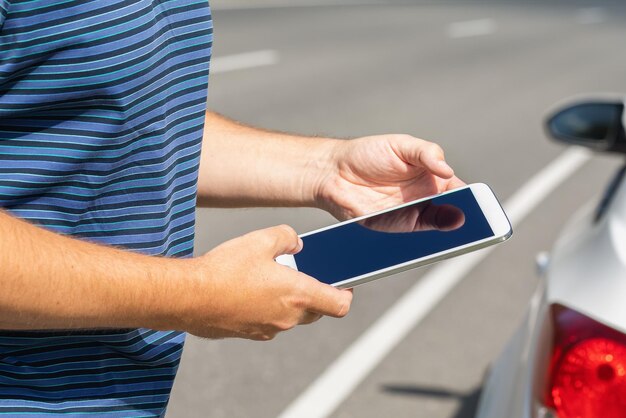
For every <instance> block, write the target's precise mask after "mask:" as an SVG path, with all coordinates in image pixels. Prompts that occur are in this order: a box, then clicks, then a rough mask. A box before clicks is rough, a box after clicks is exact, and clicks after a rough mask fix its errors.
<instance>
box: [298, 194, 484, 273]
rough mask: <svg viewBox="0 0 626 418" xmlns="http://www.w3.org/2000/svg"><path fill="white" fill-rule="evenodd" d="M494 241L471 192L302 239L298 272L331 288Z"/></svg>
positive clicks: (433, 200) (432, 200) (452, 195)
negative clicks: (431, 257)
mask: <svg viewBox="0 0 626 418" xmlns="http://www.w3.org/2000/svg"><path fill="white" fill-rule="evenodd" d="M492 236H493V231H492V230H491V227H490V226H489V223H488V222H487V220H486V219H485V216H484V215H483V214H482V212H481V210H480V207H479V206H478V202H476V199H475V198H474V194H473V193H472V191H471V190H470V189H463V190H460V191H458V192H454V193H450V194H447V195H444V196H438V197H436V198H434V199H431V200H428V201H425V202H421V203H417V204H414V205H411V206H407V207H404V208H402V209H397V210H395V211H391V212H387V213H385V214H382V215H378V216H375V217H372V218H369V219H364V220H362V221H359V222H351V223H348V224H345V225H342V226H341V227H338V228H333V229H329V230H326V231H322V232H318V233H316V234H313V235H309V236H305V237H303V238H302V240H303V241H304V248H303V250H302V251H301V252H300V253H298V254H296V255H295V259H296V264H297V265H298V270H300V271H302V272H304V273H306V274H308V275H310V276H312V277H315V278H316V279H318V280H320V281H322V282H324V283H328V284H332V283H337V282H340V281H343V280H347V279H350V278H353V277H357V276H361V275H363V274H366V273H371V272H374V271H378V270H382V269H385V268H388V267H391V266H394V265H397V264H402V263H406V262H408V261H411V260H415V259H417V258H421V257H425V256H428V255H432V254H435V253H438V252H441V251H444V250H447V249H450V248H454V247H458V246H461V245H464V244H468V243H470V242H474V241H477V240H480V239H484V238H488V237H492Z"/></svg>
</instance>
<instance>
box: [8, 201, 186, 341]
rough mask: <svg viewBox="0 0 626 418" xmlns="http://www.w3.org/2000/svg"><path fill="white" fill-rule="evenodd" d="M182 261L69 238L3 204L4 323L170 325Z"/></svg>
mask: <svg viewBox="0 0 626 418" xmlns="http://www.w3.org/2000/svg"><path fill="white" fill-rule="evenodd" d="M183 272H184V265H183V260H172V259H166V258H157V257H148V256H144V255H140V254H134V253H131V252H127V251H122V250H118V249H114V248H111V247H105V246H100V245H96V244H91V243H87V242H84V241H80V240H76V239H72V238H68V237H64V236H61V235H58V234H55V233H52V232H49V231H46V230H44V229H42V228H39V227H36V226H33V225H30V224H28V223H26V222H24V221H21V220H18V219H16V218H14V217H12V216H10V215H8V214H6V213H4V212H2V211H0V288H2V292H0V329H13V330H15V329H78V328H134V327H151V328H157V329H168V328H171V327H172V326H173V325H174V324H173V323H172V312H173V306H170V305H168V303H165V302H164V301H166V300H176V293H177V288H178V287H177V286H176V284H177V278H179V277H180V276H181V273H183Z"/></svg>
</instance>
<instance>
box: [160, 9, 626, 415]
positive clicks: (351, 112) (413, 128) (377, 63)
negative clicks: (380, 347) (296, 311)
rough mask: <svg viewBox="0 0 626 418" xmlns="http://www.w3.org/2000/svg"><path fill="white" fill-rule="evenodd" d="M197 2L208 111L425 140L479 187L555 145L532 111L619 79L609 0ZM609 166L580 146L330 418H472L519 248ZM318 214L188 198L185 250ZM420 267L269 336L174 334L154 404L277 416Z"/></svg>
mask: <svg viewBox="0 0 626 418" xmlns="http://www.w3.org/2000/svg"><path fill="white" fill-rule="evenodd" d="M212 8H213V17H214V28H215V43H214V58H213V61H212V65H211V67H212V68H211V79H210V85H209V107H210V108H211V109H213V110H216V111H218V112H221V113H223V114H225V115H228V116H230V117H232V118H235V119H237V120H240V121H242V122H245V123H249V124H253V125H256V126H261V127H265V128H268V129H276V130H282V131H288V132H296V133H302V134H307V135H318V136H333V137H342V138H352V137H358V136H363V135H371V134H381V133H409V134H412V135H415V136H418V137H422V138H425V139H429V140H433V141H435V142H438V143H439V144H441V146H442V147H443V148H444V149H445V150H446V156H447V159H448V161H449V162H450V163H451V165H452V167H454V168H455V171H456V173H457V175H459V176H460V177H461V178H462V179H464V180H465V181H466V182H468V183H469V182H485V183H488V184H489V185H491V187H492V188H493V189H494V190H495V192H496V194H497V195H498V196H499V197H500V198H501V199H502V200H503V201H507V199H508V198H509V197H511V196H512V195H514V194H515V192H516V191H518V190H519V189H520V188H521V187H522V186H523V185H524V184H525V183H526V182H527V181H528V179H529V178H531V177H532V176H533V175H535V174H536V173H537V172H539V171H540V170H541V169H542V168H543V167H545V166H547V165H548V164H550V162H551V161H553V160H555V158H557V157H558V156H559V155H560V154H561V153H562V152H563V151H564V149H565V148H564V147H563V146H560V145H558V144H554V143H551V142H549V141H548V140H547V139H546V138H545V135H544V133H543V131H542V118H543V116H544V115H545V113H546V111H547V110H548V109H549V108H551V107H552V106H553V105H554V104H555V103H558V102H560V101H562V100H563V99H565V98H568V97H571V96H573V95H577V94H582V93H596V92H621V93H626V52H625V46H626V24H625V23H626V3H624V2H623V1H613V2H611V1H599V0H598V1H587V2H584V1H574V0H571V1H569V0H568V1H550V0H545V1H523V0H502V1H491V2H487V1H470V0H446V1H417V0H415V1H382V0H380V1H367V0H365V1H358V0H344V1H330V0H291V1H279V0H275V1H270V0H255V1H245V0H214V1H213V2H212ZM619 162H620V161H619V159H618V158H617V157H610V156H600V157H598V156H596V157H594V158H592V159H591V160H590V161H589V162H587V163H586V164H584V165H583V166H582V167H581V168H580V169H578V170H577V171H576V172H575V173H574V174H573V175H571V176H570V177H569V178H566V179H565V180H564V181H563V182H562V183H561V184H560V185H559V186H558V187H557V188H556V189H555V191H554V192H552V193H551V194H550V195H549V196H548V197H547V198H545V199H543V200H541V202H539V203H538V204H537V205H536V206H535V207H534V208H533V210H532V212H530V214H529V215H528V216H526V217H525V218H524V219H523V220H520V221H519V222H517V223H515V224H514V225H513V227H514V231H515V234H514V237H513V239H512V240H510V241H509V242H508V243H506V244H503V245H501V246H498V247H497V248H496V249H495V251H493V252H492V253H490V254H489V256H488V257H486V258H485V259H484V260H483V261H482V262H481V263H480V264H478V266H477V267H475V268H474V269H472V270H471V271H470V272H469V273H468V274H466V275H465V276H464V277H463V279H462V281H461V282H460V283H459V284H458V285H457V286H456V287H454V288H453V289H452V290H451V291H450V292H449V293H448V294H447V295H446V296H445V298H443V300H442V301H441V302H440V303H438V304H437V305H436V306H435V307H434V309H432V310H431V311H429V313H428V315H426V316H425V317H424V319H423V320H422V321H421V322H419V323H418V324H417V325H416V326H414V327H413V328H411V331H410V332H409V333H408V335H406V337H404V338H402V339H401V341H399V342H398V343H397V344H394V345H393V349H392V350H391V351H390V352H389V354H387V355H386V356H384V358H382V359H381V360H380V361H377V362H375V364H374V367H373V368H372V370H369V369H368V371H367V372H365V373H363V378H362V379H359V380H358V385H357V386H356V387H355V388H350V389H349V390H346V391H345V392H346V393H345V394H344V395H342V396H341V399H340V402H339V404H338V406H337V407H336V408H334V407H333V408H332V412H331V413H330V416H332V417H337V418H348V417H359V418H367V417H372V418H374V417H376V418H379V417H428V418H444V417H446V418H469V417H472V416H473V414H474V411H475V408H476V403H477V401H478V398H479V395H480V391H481V386H482V380H483V376H484V373H485V370H486V368H487V367H488V365H489V363H490V361H492V360H493V359H494V358H495V357H496V356H497V354H498V353H499V351H500V350H501V349H502V347H503V345H504V343H505V341H506V340H507V339H508V338H509V337H510V335H511V334H512V333H513V331H514V330H515V328H516V326H517V325H518V324H519V322H520V320H521V318H522V316H523V314H524V311H525V307H526V305H527V303H528V300H529V297H530V295H531V294H532V292H533V290H534V288H535V286H536V284H537V279H536V276H535V272H534V259H535V255H536V254H537V253H538V252H539V251H541V250H546V249H549V248H550V247H551V245H552V243H553V241H554V240H555V238H556V237H557V234H558V231H559V229H560V228H561V227H562V226H563V223H564V222H565V221H566V219H567V218H568V217H569V216H570V215H571V214H572V213H573V212H574V211H575V210H576V209H577V208H578V207H580V206H581V205H582V204H584V203H585V202H586V201H588V200H590V199H594V198H597V196H599V195H600V194H601V192H602V190H603V188H604V186H605V184H606V182H607V179H608V178H609V177H610V176H611V175H612V173H613V171H614V170H615V168H616V167H617V166H618V164H619ZM332 222H333V219H332V218H331V217H330V216H329V215H327V214H325V213H323V212H321V211H318V210H315V209H243V210H201V211H199V213H198V223H197V230H196V234H197V252H198V253H203V252H206V251H208V250H210V249H211V248H212V247H214V246H216V245H217V244H219V243H221V242H223V241H224V240H227V239H229V238H232V237H235V236H238V235H241V234H243V233H246V232H249V231H251V230H254V229H259V228H262V227H266V226H271V225H275V224H279V223H288V224H290V225H292V226H293V227H294V228H296V230H297V231H299V232H306V231H308V230H310V229H313V228H318V227H321V226H323V225H327V224H330V223H332ZM428 271H429V269H418V270H413V271H409V272H407V273H403V274H400V275H397V276H394V277H392V278H389V279H386V280H380V281H377V282H374V283H371V284H368V285H365V286H362V287H359V288H357V289H355V299H354V304H353V307H352V311H351V312H350V315H349V316H348V317H347V318H345V319H342V320H332V319H323V320H321V321H320V322H318V323H316V324H314V325H310V326H306V327H300V328H298V329H295V330H293V331H291V332H288V333H285V334H284V335H280V336H279V337H278V338H277V339H276V340H274V341H271V342H267V343H258V342H248V341H239V340H228V341H202V340H199V339H196V338H193V337H189V339H188V342H187V346H186V351H185V354H184V356H183V362H182V365H181V369H180V372H179V375H178V378H177V381H176V384H175V387H174V392H173V396H172V400H171V403H170V407H169V411H168V417H172V418H183V417H185V418H194V417H228V418H238V417H260V418H265V417H276V416H279V415H280V414H281V413H282V412H283V411H284V410H285V408H287V406H288V405H289V404H290V403H291V402H293V401H294V400H295V399H297V398H298V397H299V396H300V395H301V394H302V393H303V392H304V391H306V390H307V388H308V387H309V386H310V385H311V384H312V383H313V382H314V381H315V380H316V379H317V378H318V376H320V375H321V374H322V373H323V372H324V371H325V370H326V369H327V368H328V367H329V365H331V364H332V363H333V361H334V360H335V359H336V358H337V357H338V356H340V355H341V354H342V353H344V352H345V351H346V349H347V348H348V347H349V346H350V344H352V343H353V342H354V341H355V340H357V339H358V338H359V337H360V336H361V335H363V334H364V333H365V332H366V331H367V330H368V329H369V328H370V327H371V326H372V324H373V323H374V322H375V321H376V320H377V319H378V318H379V317H380V316H381V315H382V314H383V313H384V312H386V311H387V310H388V309H390V308H391V307H392V306H394V304H395V303H396V301H397V300H398V299H399V298H400V297H401V296H402V295H403V294H405V293H406V292H407V291H408V289H410V288H411V287H412V286H413V285H415V284H416V283H418V282H419V281H420V280H421V278H422V277H423V276H424V275H425V274H427V273H428ZM351 372H355V373H357V374H358V372H359V371H358V370H352V371H351ZM332 384H335V383H332ZM336 384H338V385H341V382H337V383H336ZM334 389H336V390H337V391H341V390H342V388H341V387H337V388H334ZM322 401H323V400H322Z"/></svg>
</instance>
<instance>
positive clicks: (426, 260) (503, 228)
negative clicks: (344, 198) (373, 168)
mask: <svg viewBox="0 0 626 418" xmlns="http://www.w3.org/2000/svg"><path fill="white" fill-rule="evenodd" d="M464 189H470V190H471V191H472V194H473V195H474V197H475V198H476V201H477V202H478V205H479V206H480V208H481V211H482V212H483V214H484V215H485V219H486V220H487V222H488V223H489V226H490V227H491V230H492V231H493V236H491V237H487V238H484V239H481V240H478V241H474V242H471V243H468V244H464V245H461V246H458V247H454V248H450V249H448V250H445V251H441V252H438V253H435V254H431V255H429V256H426V257H421V258H417V259H415V260H410V261H407V262H404V263H401V264H396V265H394V266H391V267H387V268H384V269H381V270H376V271H373V272H370V273H367V274H363V275H360V276H356V277H353V278H350V279H346V280H343V281H340V282H337V283H333V284H332V286H334V287H338V288H350V287H354V286H357V285H360V284H363V283H367V282H369V281H372V280H376V279H379V278H382V277H385V276H389V275H390V274H393V273H399V272H402V271H406V270H409V269H411V268H415V267H419V266H423V265H427V264H431V263H434V262H437V261H440V260H444V259H447V258H451V257H454V256H457V255H461V254H465V253H468V252H471V251H474V250H477V249H480V248H484V247H488V246H490V245H493V244H495V243H498V242H502V241H505V240H507V239H508V238H509V237H510V236H511V234H512V229H511V224H510V223H509V220H508V218H507V217H506V214H505V213H504V210H503V209H502V207H501V206H500V203H499V202H498V200H497V198H496V197H495V195H494V193H493V191H492V190H491V189H490V188H489V186H487V185H486V184H483V183H475V184H471V185H468V186H465V187H461V188H458V189H454V190H450V191H447V192H444V193H441V194H439V195H435V196H428V197H425V198H423V199H418V200H414V201H411V202H408V203H404V204H402V205H399V206H395V207H392V208H389V209H385V210H382V211H379V212H375V213H371V214H369V215H365V216H360V217H358V218H353V219H350V220H347V221H344V222H340V223H337V224H333V225H329V226H327V227H324V228H320V229H316V230H314V231H310V232H307V233H304V234H300V237H306V236H308V235H313V234H316V233H319V232H322V231H326V230H328V229H332V228H337V227H340V226H342V225H345V224H349V223H352V222H358V221H360V220H363V219H365V218H370V217H372V216H377V215H380V214H383V213H387V212H390V211H392V210H396V209H399V208H403V207H406V206H410V205H413V204H415V203H419V202H422V201H425V200H429V199H432V198H434V197H437V196H441V195H446V194H450V193H455V192H458V191H460V190H464ZM276 261H277V262H279V263H280V264H283V265H286V266H289V267H291V268H294V269H296V270H298V266H297V263H296V260H295V257H294V256H293V255H289V254H286V255H281V256H279V257H277V258H276Z"/></svg>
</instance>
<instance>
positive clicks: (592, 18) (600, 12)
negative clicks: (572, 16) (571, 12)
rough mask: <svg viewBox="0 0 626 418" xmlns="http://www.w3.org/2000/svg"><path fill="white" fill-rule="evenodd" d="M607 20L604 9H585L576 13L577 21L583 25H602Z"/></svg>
mask: <svg viewBox="0 0 626 418" xmlns="http://www.w3.org/2000/svg"><path fill="white" fill-rule="evenodd" d="M606 19H607V13H606V10H605V9H604V8H602V7H584V8H581V9H578V11H577V12H576V20H577V21H578V23H580V24H583V25H594V24H596V23H602V22H604V21H605V20H606Z"/></svg>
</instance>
